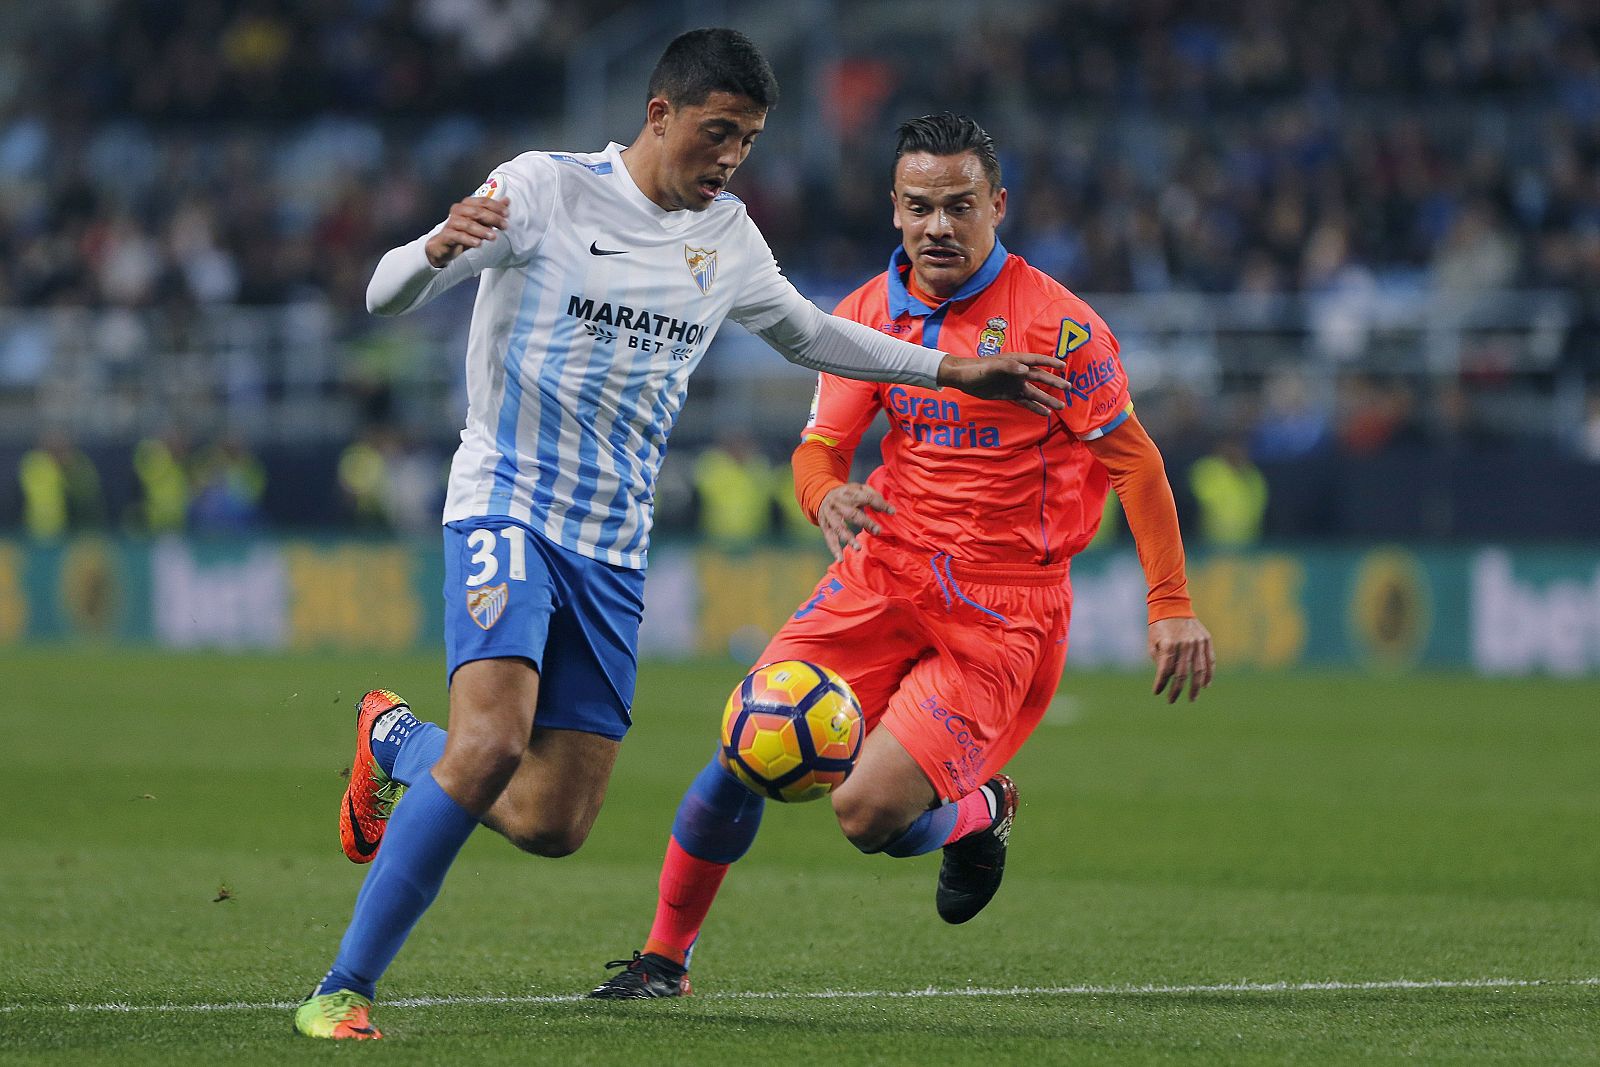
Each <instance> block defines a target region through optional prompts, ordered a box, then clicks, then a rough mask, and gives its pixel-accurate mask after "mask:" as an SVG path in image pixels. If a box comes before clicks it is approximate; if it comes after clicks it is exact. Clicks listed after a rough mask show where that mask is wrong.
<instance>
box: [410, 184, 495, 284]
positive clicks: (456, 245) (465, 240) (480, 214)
mask: <svg viewBox="0 0 1600 1067" xmlns="http://www.w3.org/2000/svg"><path fill="white" fill-rule="evenodd" d="M510 203H511V201H510V199H509V198H500V199H493V198H491V197H487V196H469V197H467V198H466V199H465V200H458V201H456V202H455V203H454V204H451V205H450V217H449V218H447V219H445V223H444V227H443V228H442V229H441V230H440V231H439V232H438V233H436V234H434V235H433V236H432V237H430V238H428V244H427V246H426V249H425V250H426V252H427V255H428V262H429V263H431V264H432V265H433V266H434V267H436V268H437V267H443V266H444V265H445V264H446V263H449V262H450V261H451V260H452V259H455V258H456V257H457V256H459V255H460V254H461V253H463V252H465V251H466V250H467V249H469V248H477V247H479V246H480V245H482V244H483V243H484V242H485V241H493V240H494V239H495V237H496V234H495V231H496V230H503V229H505V228H506V222H507V220H508V219H509V218H510V211H511V209H510V206H509V205H510Z"/></svg>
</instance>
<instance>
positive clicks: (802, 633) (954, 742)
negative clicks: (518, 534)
mask: <svg viewBox="0 0 1600 1067" xmlns="http://www.w3.org/2000/svg"><path fill="white" fill-rule="evenodd" d="M893 199H894V224H895V228H896V229H898V230H900V232H901V237H902V243H901V246H900V247H899V248H897V249H895V252H894V255H893V257H892V258H891V260H890V263H889V269H888V270H887V271H886V272H885V273H883V274H880V275H878V276H877V277H876V278H874V279H872V280H871V281H869V282H867V284H865V285H863V286H862V287H861V288H860V289H858V290H856V291H855V292H854V293H852V294H851V295H850V296H849V297H847V298H845V300H844V302H843V303H841V304H840V305H839V308H838V309H837V311H836V312H835V314H837V315H840V316H843V317H845V318H850V319H854V320H855V321H857V322H861V323H865V324H867V325H869V326H872V327H875V328H877V329H879V330H882V331H883V332H885V333H888V334H892V335H893V336H896V337H900V338H903V339H905V340H909V341H913V342H916V343H920V344H922V345H925V346H928V347H937V348H941V349H943V350H945V351H947V352H954V353H960V354H964V355H969V356H971V357H972V358H974V359H983V358H985V357H987V356H993V355H996V354H998V353H1000V352H1011V351H1018V352H1052V351H1053V352H1054V353H1055V354H1056V355H1057V356H1059V357H1060V358H1061V359H1063V360H1065V361H1066V364H1067V369H1066V372H1065V380H1064V382H1063V394H1064V398H1065V400H1066V407H1065V408H1064V409H1063V410H1061V411H1057V412H1052V413H1051V414H1049V415H1038V414H1034V413H1031V412H1027V411H1024V410H1022V409H1020V408H1018V407H1016V406H1014V405H1009V404H1006V403H1003V402H999V401H992V400H979V399H975V398H971V397H967V396H962V397H960V398H958V399H950V398H949V396H948V394H941V393H936V392H934V391H932V390H928V389H922V388H916V387H907V386H902V385H884V384H877V383H872V382H858V381H851V380H848V379H844V378H839V377H836V376H833V375H830V374H826V373H824V374H822V375H821V377H820V381H819V383H818V389H817V399H816V402H815V404H814V406H813V411H812V414H811V418H810V421H809V422H808V423H807V425H806V428H805V432H804V435H803V438H802V442H801V444H800V447H799V448H797V449H796V450H795V454H794V470H795V493H796V496H797V497H798V498H799V500H800V503H801V504H802V506H803V507H804V509H805V511H806V513H807V514H808V515H810V516H812V517H813V519H814V521H816V522H817V524H818V525H819V526H820V527H821V528H822V531H823V535H824V537H825V538H826V540H827V543H828V546H829V548H830V549H831V550H832V551H833V554H834V557H835V562H834V563H833V565H832V566H831V567H829V569H828V571H827V573H826V574H825V575H824V576H823V578H822V581H821V583H820V584H819V585H818V586H817V588H816V592H815V593H814V595H813V596H812V597H811V598H810V599H808V600H807V601H806V602H805V603H804V604H801V605H800V606H799V608H798V610H796V611H795V613H794V615H793V617H792V618H791V619H789V621H788V622H786V623H785V624H784V626H783V628H782V629H780V630H779V631H778V633H777V635H776V636H775V637H774V638H773V639H772V642H771V643H770V644H769V645H768V646H767V648H766V650H765V651H764V652H763V653H762V654H761V657H760V658H759V660H758V662H761V663H770V662H773V661H775V660H788V659H799V660H807V661H810V662H813V663H820V664H823V665H825V666H828V667H831V668H832V669H834V670H835V671H837V672H839V674H841V675H842V676H843V677H844V678H845V680H846V681H848V682H849V683H850V685H851V687H852V688H853V689H854V690H855V692H856V695H857V697H858V698H859V699H860V701H861V706H862V710H863V711H864V713H865V715H866V722H867V729H868V734H867V737H866V741H865V742H864V744H863V746H862V751H861V757H860V760H859V762H858V763H857V765H856V768H855V770H854V771H853V772H852V774H851V775H850V777H849V778H848V779H847V780H846V781H845V782H844V783H843V784H842V785H841V786H839V787H838V788H837V789H835V790H834V792H833V794H832V801H833V809H834V813H835V814H836V815H837V816H838V819H839V826H840V828H841V829H842V830H843V831H844V834H845V836H846V837H847V838H849V840H850V841H851V843H852V844H854V845H855V846H856V847H857V848H859V849H860V850H861V851H863V852H869V853H870V852H883V853H886V854H888V855H890V856H915V855H921V854H923V853H927V852H931V851H933V850H934V849H936V848H942V849H943V850H944V860H943V864H942V866H941V868H940V871H939V885H938V892H937V897H936V903H937V906H938V911H939V914H940V916H941V917H943V918H944V919H945V920H946V921H947V922H951V923H961V922H966V921H967V920H968V919H970V918H972V917H973V916H974V915H976V914H977V913H978V912H979V911H980V910H982V908H983V907H984V906H985V905H986V904H987V903H988V902H989V900H990V899H991V898H992V897H993V896H994V893H995V891H996V890H997V889H998V888H999V886H1000V879H1001V874H1002V872H1003V871H1004V867H1005V853H1006V843H1007V840H1008V838H1009V835H1010V832H1011V827H1012V822H1013V820H1014V818H1015V816H1016V810H1017V790H1016V786H1015V785H1014V784H1013V783H1012V781H1011V779H1010V778H1009V777H1008V776H1007V775H1005V774H1002V773H1001V769H1002V768H1003V767H1004V766H1005V764H1006V762H1007V761H1008V760H1009V759H1010V758H1011V757H1012V756H1013V755H1014V754H1015V753H1016V751H1017V749H1018V748H1019V747H1021V745H1022V743H1023V742H1024V741H1025V740H1027V738H1028V736H1029V734H1031V733H1032V732H1033V728H1034V727H1035V726H1036V725H1038V723H1039V719H1040V718H1041V716H1042V715H1043V714H1044V710H1045V707H1046V705H1047V704H1048V703H1049V701H1050V699H1051V698H1052V697H1053V696H1054V695H1055V691H1056V687H1057V685H1058V684H1059V682H1060V679H1061V672H1062V667H1063V664H1064V661H1065V659H1066V652H1067V623H1068V618H1069V615H1070V612H1071V606H1072V592H1071V586H1070V584H1069V580H1068V567H1069V563H1070V560H1071V558H1072V556H1073V555H1074V554H1075V553H1077V552H1078V551H1079V550H1081V549H1082V548H1083V547H1084V546H1085V545H1087V544H1088V543H1089V541H1090V539H1091V538H1092V537H1093V536H1094V533H1095V530H1096V528H1097V527H1098V525H1099V522H1100V515H1101V511H1102V506H1103V504H1104V502H1105V495H1106V491H1107V486H1108V484H1109V485H1110V486H1112V487H1114V488H1115V489H1116V491H1117V495H1118V497H1119V499H1120V501H1121V504H1122V507H1123V511H1124V513H1125V514H1126V515H1127V519H1128V525H1129V528H1130V529H1131V530H1132V533H1133V536H1134V539H1135V541H1136V542H1137V544H1138V550H1139V560H1140V563H1141V564H1142V565H1143V567H1144V571H1145V577H1146V581H1147V582H1148V585H1149V588H1150V593H1149V598H1148V606H1149V620H1150V633H1149V636H1150V641H1149V648H1150V655H1151V657H1152V658H1153V659H1154V660H1155V663H1156V678H1155V687H1154V688H1155V692H1156V693H1158V694H1159V693H1162V692H1163V691H1165V692H1166V694H1167V699H1168V701H1169V702H1170V701H1175V700H1176V699H1177V698H1178V695H1179V693H1180V692H1181V691H1182V690H1183V689H1184V687H1185V685H1187V686H1188V689H1189V699H1191V700H1193V699H1194V698H1195V696H1196V695H1198V693H1199V690H1200V689H1202V688H1204V687H1205V686H1206V685H1208V684H1210V682H1211V677H1212V671H1213V669H1214V666H1215V656H1214V653H1213V650H1212V644H1211V635H1210V634H1209V633H1208V632H1207V631H1206V628H1205V627H1204V626H1203V625H1201V623H1200V622H1199V620H1198V619H1196V618H1195V617H1194V613H1193V610H1192V609H1191V607H1190V603H1189V597H1188V594H1187V579H1186V578H1185V574H1184V557H1183V545H1182V541H1181V539H1180V536H1179V532H1178V518H1177V511H1176V508H1175V507H1174V505H1173V499H1172V490H1171V488H1170V487H1169V485H1168V483H1167V478H1166V472H1165V468H1164V467H1163V465H1162V461H1161V454H1160V452H1158V451H1157V449H1156V446H1155V444H1154V442H1152V441H1151V440H1150V437H1149V435H1148V434H1147V433H1146V432H1145V430H1144V428H1143V427H1142V426H1141V425H1140V424H1139V420H1138V419H1137V418H1136V417H1135V416H1134V413H1133V404H1132V401H1131V400H1130V399H1129V395H1128V380H1127V375H1126V374H1125V373H1124V371H1123V368H1122V363H1121V360H1120V359H1119V358H1118V355H1117V352H1118V345H1117V341H1116V338H1115V337H1114V336H1112V334H1111V331H1110V330H1109V329H1107V327H1106V324H1105V323H1104V322H1103V321H1102V320H1101V319H1100V317H1099V316H1098V315H1096V314H1095V313H1094V311H1093V310H1092V309H1091V308H1090V307H1089V306H1088V305H1087V304H1085V303H1084V302H1083V301H1082V300H1079V299H1078V298H1077V297H1076V296H1074V295H1073V294H1072V293H1071V292H1069V291H1068V290H1066V289H1065V288H1063V287H1062V286H1061V285H1060V284H1058V283H1057V282H1056V281H1054V280H1053V279H1051V278H1050V277H1048V276H1047V275H1045V274H1043V273H1041V272H1039V271H1037V270H1035V269H1034V268H1032V267H1030V266H1028V264H1027V263H1026V262H1025V261H1023V260H1022V259H1021V257H1019V256H1014V255H1010V254H1008V253H1007V252H1006V250H1005V247H1004V246H1003V245H1002V244H1001V243H1000V242H999V240H998V239H997V237H996V235H995V230H996V227H998V226H999V224H1000V222H1001V220H1002V219H1003V218H1004V217H1005V209H1006V191H1005V189H1004V188H1003V187H1002V186H1001V184H1000V165H999V162H998V160H997V158H996V156H995V150H994V142H993V140H992V139H991V138H990V137H989V135H988V134H987V133H985V132H984V131H983V129H982V128H981V127H979V126H978V125H977V123H975V122H973V121H972V120H971V119H968V118H964V117H961V116H956V115H951V114H943V115H934V116H927V117H924V118H919V119H914V120H912V121H910V122H907V123H905V124H903V125H902V126H901V127H900V137H899V143H898V146H897V148H896V151H895V163H894V172H893ZM880 410H882V411H883V412H884V413H885V414H886V415H887V416H888V419H889V427H890V429H889V432H888V434H887V435H886V436H885V437H884V440H883V445H882V452H883V465H882V466H880V467H878V468H877V469H876V470H875V471H873V472H872V474H871V476H870V477H869V478H868V479H867V480H866V482H865V483H859V482H852V481H850V480H849V471H850V464H851V459H852V457H853V455H854V453H855V449H856V446H857V445H858V444H859V442H860V440H861V435H862V432H863V431H864V430H865V429H866V428H867V426H868V425H869V424H870V423H871V422H872V420H873V418H874V417H875V416H876V415H877V413H878V411H880ZM880 727H881V728H880ZM764 803H765V802H764V801H763V800H762V799H761V798H760V797H758V796H756V795H754V794H753V793H751V792H750V791H748V790H747V789H746V788H745V787H744V786H743V785H741V784H739V783H738V782H737V781H736V780H735V779H734V778H733V776H732V775H731V774H730V773H729V772H728V771H727V770H725V769H724V768H723V767H721V766H720V765H719V763H718V762H717V761H716V760H715V759H713V760H712V761H711V763H710V764H709V765H708V766H707V767H706V768H705V769H704V770H703V771H701V772H700V775H699V776H698V777H697V778H696V779H695V781H694V783H693V784H692V785H691V786H690V788H689V791H688V792H687V793H686V794H685V796H684V798H683V801H682V803H681V804H680V806H679V808H678V813H677V817H676V819H675V821H674V823H673V828H672V837H671V839H670V840H669V842H668V844H667V856H666V861H665V864H664V866H663V868H662V872H661V880H660V895H659V899H658V904H657V910H656V918H655V923H654V925H653V926H652V928H651V930H650V936H649V939H648V940H647V941H646V942H645V946H644V950H643V952H635V953H634V958H633V959H632V960H631V961H617V962H616V963H614V964H611V965H610V966H622V967H623V969H622V970H621V971H619V972H618V973H617V974H614V975H612V976H611V978H609V979H608V980H607V981H606V982H605V983H603V984H602V985H600V986H599V987H598V988H596V989H595V990H594V991H593V992H592V993H591V994H590V995H591V996H594V997H598V998H603V999H641V998H650V997H670V996H681V995H684V994H686V993H688V992H689V980H688V959H689V954H690V951H691V949H692V947H693V945H694V941H695V939H696V938H697V937H698V936H699V932H700V927H701V925H702V924H703V922H704V921H705V917H706V915H707V913H708V912H709V910H710V908H711V903H712V900H713V899H714V898H715V896H716V892H717V889H718V887H719V886H720V885H721V884H722V879H723V876H724V875H725V874H726V873H727V870H728V867H729V865H731V864H732V863H733V862H734V861H735V860H737V859H739V858H740V857H741V856H743V855H744V853H745V852H746V851H747V850H748V849H749V847H750V845H751V843H752V842H753V841H754V840H755V834H756V830H757V828H758V826H759V824H760V818H761V810H762V807H763V805H764Z"/></svg>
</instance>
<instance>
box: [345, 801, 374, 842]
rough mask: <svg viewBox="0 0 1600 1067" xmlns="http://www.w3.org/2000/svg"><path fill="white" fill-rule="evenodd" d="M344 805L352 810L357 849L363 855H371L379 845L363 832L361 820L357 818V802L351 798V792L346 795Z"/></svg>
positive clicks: (352, 824)
mask: <svg viewBox="0 0 1600 1067" xmlns="http://www.w3.org/2000/svg"><path fill="white" fill-rule="evenodd" d="M344 806H345V807H346V808H348V809H349V810H350V832H351V833H353V834H355V837H356V851H357V852H359V853H361V854H362V855H363V856H370V855H372V854H373V853H374V852H376V851H378V846H377V845H376V844H374V843H373V842H371V841H368V840H367V835H366V834H363V833H362V832H361V820H359V819H357V818H356V802H355V801H354V800H351V799H350V794H349V793H346V794H345V795H344Z"/></svg>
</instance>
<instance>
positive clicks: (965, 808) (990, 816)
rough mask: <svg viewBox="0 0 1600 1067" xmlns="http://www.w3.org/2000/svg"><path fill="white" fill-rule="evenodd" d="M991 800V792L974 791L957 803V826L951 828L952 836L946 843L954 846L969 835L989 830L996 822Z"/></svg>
mask: <svg viewBox="0 0 1600 1067" xmlns="http://www.w3.org/2000/svg"><path fill="white" fill-rule="evenodd" d="M990 799H991V798H990V796H989V790H987V789H974V790H973V791H972V792H970V793H968V794H967V795H966V796H964V797H962V798H961V799H960V800H958V801H956V824H955V825H954V826H952V827H951V828H950V836H949V837H947V838H945V840H944V843H945V844H947V845H949V844H953V843H954V842H957V841H960V840H961V839H962V838H963V837H966V836H967V835H968V834H974V833H977V832H978V831H979V830H983V829H987V828H988V826H989V824H990V823H992V822H994V811H993V810H992V809H991V808H990V806H989V805H990Z"/></svg>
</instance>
